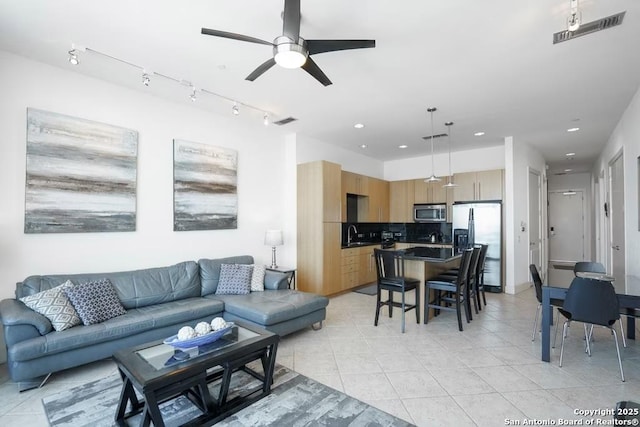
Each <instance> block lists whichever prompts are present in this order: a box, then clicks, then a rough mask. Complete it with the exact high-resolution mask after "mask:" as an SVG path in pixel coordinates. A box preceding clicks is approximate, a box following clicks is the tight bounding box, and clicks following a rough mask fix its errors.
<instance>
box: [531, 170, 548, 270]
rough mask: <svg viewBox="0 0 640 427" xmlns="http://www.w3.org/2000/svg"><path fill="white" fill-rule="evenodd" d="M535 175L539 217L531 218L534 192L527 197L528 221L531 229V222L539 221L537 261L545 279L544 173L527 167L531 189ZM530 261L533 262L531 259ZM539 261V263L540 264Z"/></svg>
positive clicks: (537, 265)
mask: <svg viewBox="0 0 640 427" xmlns="http://www.w3.org/2000/svg"><path fill="white" fill-rule="evenodd" d="M532 175H535V176H536V177H537V178H536V179H537V181H538V186H537V187H538V191H537V196H538V217H537V218H531V197H532V194H529V197H528V198H527V217H528V218H527V221H528V223H529V230H531V224H532V223H533V222H534V221H537V223H538V246H539V247H538V253H539V255H538V260H537V262H536V267H538V268H539V270H540V276H541V277H542V281H543V282H544V281H545V278H546V277H547V263H546V262H545V239H544V236H545V233H544V230H545V228H546V225H545V223H544V217H545V215H543V210H544V209H543V206H544V205H543V203H544V197H543V196H544V193H543V175H542V173H541V172H540V171H539V170H537V169H534V168H532V167H527V181H528V182H527V188H528V189H529V190H530V189H531V181H530V180H531V176H532ZM528 237H530V234H528ZM529 248H531V240H529ZM529 254H531V249H529ZM529 262H531V260H529ZM538 263H539V264H538Z"/></svg>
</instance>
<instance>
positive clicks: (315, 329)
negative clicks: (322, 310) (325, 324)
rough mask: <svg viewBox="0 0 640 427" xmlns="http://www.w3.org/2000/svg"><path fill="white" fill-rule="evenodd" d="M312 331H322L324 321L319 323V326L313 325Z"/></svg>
mask: <svg viewBox="0 0 640 427" xmlns="http://www.w3.org/2000/svg"><path fill="white" fill-rule="evenodd" d="M311 329H313V330H314V331H319V330H320V329H322V320H321V321H319V322H318V326H316V324H315V323H312V324H311Z"/></svg>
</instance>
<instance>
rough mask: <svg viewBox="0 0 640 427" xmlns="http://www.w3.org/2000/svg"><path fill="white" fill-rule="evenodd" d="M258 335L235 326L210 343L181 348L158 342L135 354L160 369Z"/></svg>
mask: <svg viewBox="0 0 640 427" xmlns="http://www.w3.org/2000/svg"><path fill="white" fill-rule="evenodd" d="M258 336H260V335H259V334H257V333H255V332H252V331H250V330H248V329H245V328H243V327H241V326H234V327H233V328H231V330H230V331H229V332H227V333H226V334H225V335H223V336H222V337H220V338H219V339H218V340H216V341H214V342H212V343H210V344H205V345H201V346H199V347H192V348H187V349H179V348H176V347H173V346H170V345H169V344H157V345H154V346H151V347H147V348H144V349H141V350H137V351H135V354H137V355H138V356H139V357H140V358H142V360H144V361H145V362H147V363H148V364H149V365H150V366H151V367H153V368H154V369H156V370H160V369H163V368H166V367H169V366H173V365H177V364H178V363H182V362H186V361H188V360H195V359H197V358H199V357H202V356H204V355H209V354H213V353H216V352H222V351H224V349H226V348H229V347H231V346H233V345H234V344H237V343H239V342H242V341H245V340H248V339H251V338H255V337H258Z"/></svg>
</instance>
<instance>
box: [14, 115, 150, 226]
mask: <svg viewBox="0 0 640 427" xmlns="http://www.w3.org/2000/svg"><path fill="white" fill-rule="evenodd" d="M137 150H138V132H136V131H134V130H130V129H124V128H121V127H117V126H112V125H108V124H104V123H98V122H94V121H91V120H85V119H80V118H76V117H70V116H65V115H62V114H58V113H52V112H48V111H42V110H36V109H32V108H29V109H27V167H26V171H27V179H26V194H25V223H24V231H25V233H86V232H105V231H112V232H113V231H135V229H136V163H137V161H136V159H137Z"/></svg>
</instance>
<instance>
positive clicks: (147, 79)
mask: <svg viewBox="0 0 640 427" xmlns="http://www.w3.org/2000/svg"><path fill="white" fill-rule="evenodd" d="M85 52H89V53H91V54H94V55H99V56H102V57H103V58H106V59H110V60H112V61H116V62H119V63H120V64H123V65H128V66H130V67H133V68H135V69H137V70H139V72H141V74H139V76H141V77H140V82H141V83H142V84H143V85H144V86H145V87H148V86H149V85H150V84H151V77H153V78H154V79H158V78H159V79H164V80H167V81H170V82H173V83H175V84H178V85H180V86H181V87H183V88H184V87H185V86H186V87H187V88H188V90H189V99H190V100H191V101H192V102H195V101H196V100H197V99H198V96H203V95H202V94H204V97H205V100H207V99H208V98H207V97H208V96H211V97H215V98H218V99H220V100H222V101H224V102H225V103H227V102H232V103H233V107H232V109H231V111H232V113H233V115H234V116H237V115H239V114H240V107H239V106H240V105H241V106H242V107H245V108H248V109H249V110H254V112H256V113H260V114H262V123H263V124H264V125H265V126H268V125H269V124H270V123H271V121H272V119H273V118H274V117H277V115H276V114H274V113H273V112H270V111H266V110H265V109H264V108H259V107H254V106H253V105H249V104H245V103H244V102H240V101H237V100H235V99H233V98H230V97H227V96H225V95H221V94H219V93H216V92H213V91H210V90H207V89H204V88H196V85H195V84H194V83H193V82H192V81H190V80H185V79H180V78H177V77H173V76H170V75H167V74H163V73H161V72H158V71H148V70H147V69H146V68H145V67H143V66H141V65H138V64H135V63H133V62H129V61H127V60H124V59H120V58H116V57H115V56H112V55H109V54H107V53H103V52H100V51H98V50H94V49H91V48H88V47H84V46H80V45H77V44H75V43H72V44H71V50H69V51H67V53H68V54H69V58H68V61H69V63H71V64H73V65H78V64H80V60H79V59H78V54H82V55H84V53H85ZM84 59H85V57H84V56H83V61H84ZM183 90H184V89H183ZM205 104H206V103H205ZM249 117H253V116H252V115H251V114H250V115H249ZM274 120H275V119H274ZM274 123H277V122H276V121H274Z"/></svg>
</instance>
